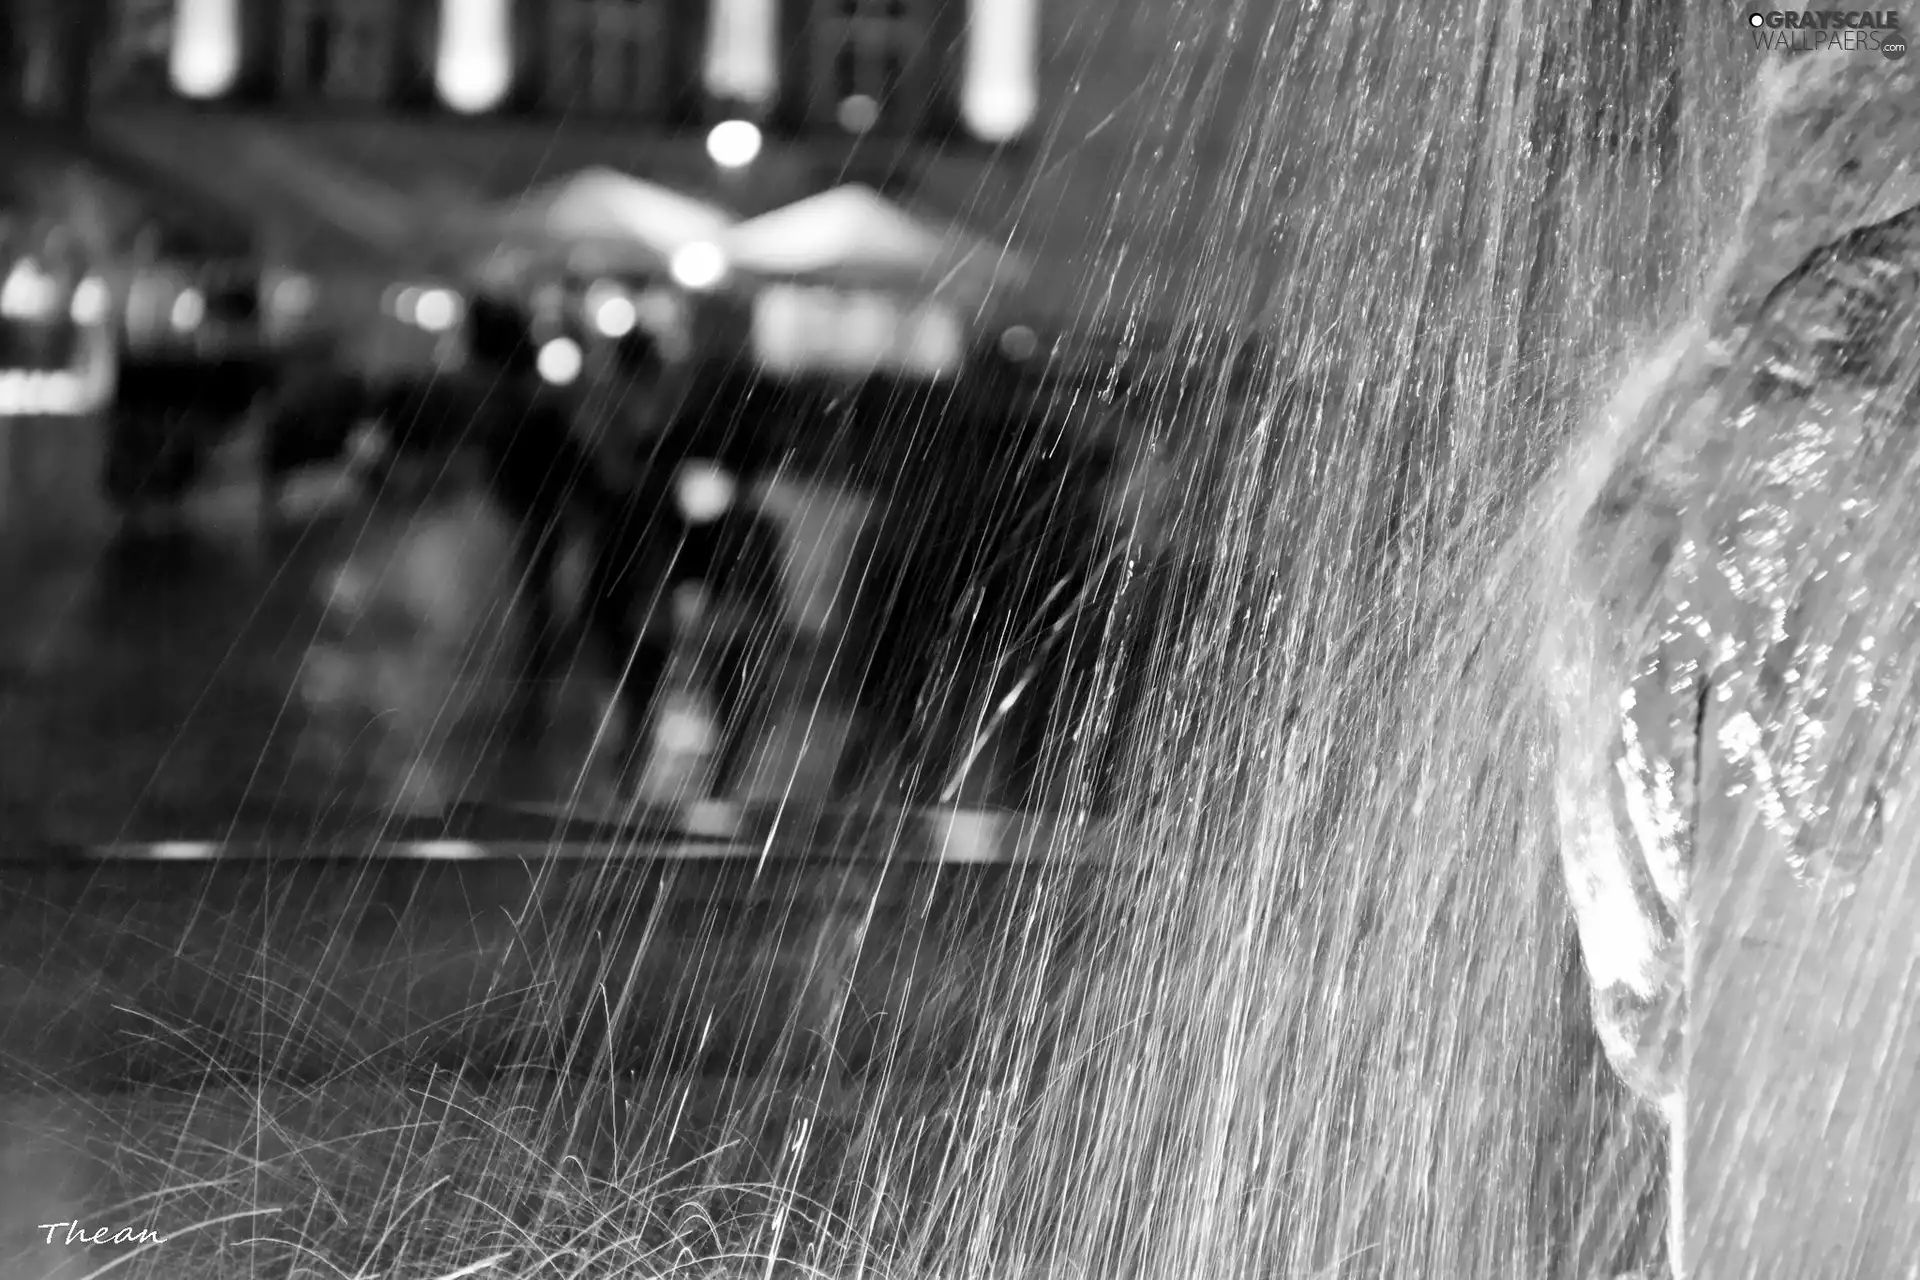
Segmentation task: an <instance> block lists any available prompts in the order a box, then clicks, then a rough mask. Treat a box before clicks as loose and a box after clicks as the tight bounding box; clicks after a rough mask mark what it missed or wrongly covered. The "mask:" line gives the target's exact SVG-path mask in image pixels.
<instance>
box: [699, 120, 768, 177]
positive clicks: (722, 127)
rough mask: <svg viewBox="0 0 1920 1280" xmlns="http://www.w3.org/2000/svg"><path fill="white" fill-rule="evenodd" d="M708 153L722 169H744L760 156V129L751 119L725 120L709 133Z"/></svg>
mask: <svg viewBox="0 0 1920 1280" xmlns="http://www.w3.org/2000/svg"><path fill="white" fill-rule="evenodd" d="M707 155H708V156H710V157H712V159H713V162H714V163H715V164H717V165H719V166H720V167H721V168H722V169H744V168H746V167H747V166H748V165H750V164H752V163H753V162H754V161H755V160H756V159H758V158H759V156H760V130H759V129H758V128H757V127H755V126H754V125H753V124H752V123H751V122H750V121H746V120H723V121H721V122H720V123H719V124H717V125H715V126H713V130H712V132H710V133H708V134H707Z"/></svg>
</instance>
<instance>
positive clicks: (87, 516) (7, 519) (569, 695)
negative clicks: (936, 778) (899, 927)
mask: <svg viewBox="0 0 1920 1280" xmlns="http://www.w3.org/2000/svg"><path fill="white" fill-rule="evenodd" d="M5 429H6V432H7V439H8V443H9V448H8V451H7V453H6V457H7V458H8V459H9V460H10V462H9V466H8V473H9V483H8V485H7V489H6V498H7V502H6V508H5V515H4V517H3V524H4V534H5V536H4V539H3V540H0V601H3V602H4V608H0V832H3V833H4V835H0V845H6V846H10V847H13V848H16V849H24V848H28V847H32V846H35V845H38V846H41V847H52V848H75V847H79V848H91V849H96V850H99V849H110V848H115V847H119V848H125V847H128V846H133V845H139V844H142V843H149V842H156V841H167V842H202V843H204V842H220V841H231V842H235V843H236V844H245V845H249V846H253V847H258V846H261V845H263V844H274V843H279V844H289V843H292V844H293V845H295V846H297V847H298V848H299V849H310V850H311V851H318V848H319V846H321V845H327V846H329V847H333V848H334V851H336V852H348V851H350V849H351V847H352V846H353V845H354V844H356V842H359V843H365V842H369V841H373V840H385V841H387V842H393V841H413V840H426V841H433V840H454V841H467V842H477V843H480V844H494V843H501V842H504V843H505V844H509V845H513V846H515V847H518V848H521V849H524V850H527V851H538V850H540V849H541V848H542V847H543V845H545V844H548V843H550V842H551V840H552V839H553V838H555V835H556V832H557V830H558V827H557V826H556V824H557V823H558V822H559V819H558V818H557V817H556V816H555V815H556V814H557V813H560V812H561V811H563V810H564V811H569V812H577V811H578V810H579V809H580V808H581V806H580V805H579V804H577V803H569V800H568V798H569V797H575V796H577V795H578V792H577V791H576V790H575V788H576V787H577V785H578V783H579V780H580V777H581V771H582V766H583V765H584V763H585V761H586V759H587V756H588V747H587V744H588V742H589V740H590V738H591V734H592V728H593V716H592V705H591V704H592V698H591V695H590V691H585V690H576V689H572V688H571V687H570V688H569V689H568V690H565V691H563V693H562V698H561V703H562V718H561V722H560V723H559V724H558V726H557V727H556V729H555V730H554V732H553V733H552V734H550V735H549V737H548V738H547V740H546V741H545V742H543V743H541V744H539V745H538V746H537V747H509V746H502V745H500V744H499V743H498V742H489V743H487V744H486V745H485V746H484V748H483V750H482V751H481V754H480V755H479V756H478V757H477V758H476V759H474V760H473V761H471V762H470V763H471V769H470V771H469V772H468V773H467V774H466V775H465V785H464V788H463V791H462V794H461V796H460V797H459V799H461V800H467V801H470V800H474V799H476V798H477V799H480V800H482V801H484V803H482V804H479V805H477V806H476V805H474V804H459V805H456V808H455V810H454V811H453V812H452V813H451V815H450V816H449V817H448V818H447V819H446V820H441V819H438V818H433V819H422V820H420V821H416V822H410V823H406V824H401V825H399V826H395V825H394V824H392V823H390V822H386V821H385V820H384V819H383V817H382V815H381V814H379V813H377V812H373V811H370V810H368V809H366V808H365V807H364V806H361V807H359V808H356V803H355V802H356V798H357V795H360V794H364V792H363V791H362V792H356V791H355V790H354V788H355V787H356V786H359V785H362V784H360V783H358V782H356V781H351V780H348V779H346V778H345V777H343V776H342V775H341V774H340V773H338V772H337V771H336V770H335V768H334V767H333V766H331V765H326V764H322V763H320V762H318V761H316V760H315V759H314V758H313V757H312V754H311V753H307V752H303V751H302V736H303V731H304V730H305V729H306V728H307V727H308V726H307V720H306V716H305V711H304V708H303V707H302V706H301V704H300V702H299V700H298V698H297V696H296V694H295V690H296V687H297V682H298V679H299V672H300V667H301V663H302V658H303V655H304V654H305V652H306V650H307V648H308V646H309V644H310V643H311V641H312V640H313V639H314V638H315V636H316V634H317V631H318V628H319V624H320V612H319V608H318V604H317V596H316V592H315V590H314V583H315V580H316V575H318V574H319V573H320V572H321V571H322V570H323V569H324V568H326V567H329V566H331V565H334V564H337V563H338V557H339V556H340V555H341V554H343V551H344V548H345V546H346V544H347V542H348V541H349V540H350V539H351V537H352V536H353V534H354V533H355V532H356V531H357V530H358V528H359V525H358V523H357V521H355V519H354V515H353V512H352V511H351V510H342V511H336V512H335V513H334V514H333V515H331V516H328V515H321V516H320V517H319V518H317V519H315V520H313V521H312V522H311V523H309V524H307V525H305V526H303V527H302V529H301V530H299V531H298V532H295V533H291V534H282V535H281V536H280V537H279V538H278V539H277V540H276V539H271V538H269V537H268V536H267V535H266V534H265V533H264V532H263V529H262V527H261V523H260V519H259V503H258V491H257V486H256V485H255V484H254V482H253V480H252V478H251V463H250V461H249V459H248V457H247V454H246V446H245V444H244V433H243V437H242V439H243V443H241V444H240V445H237V446H235V447H233V448H232V449H230V450H229V454H228V456H225V457H222V458H219V459H216V461H215V463H214V466H213V468H212V474H211V476H210V478H209V480H208V481H207V483H206V484H204V485H203V486H202V488H201V490H200V491H198V492H196V493H195V494H194V495H192V496H191V497H190V499H189V502H188V507H187V510H186V512H185V513H184V518H183V519H182V520H181V521H180V522H179V526H178V528H177V529H174V530H172V531H171V532H169V533H168V534H167V535H166V536H146V537H141V538H138V539H132V538H128V537H126V536H124V535H117V534H116V531H115V522H114V521H113V520H112V519H111V518H110V517H109V514H108V512H107V511H106V509H105V506H104V504H103V502H102V501H101V500H100V498H99V497H98V494H97V491H96V490H97V483H96V477H97V476H98V474H99V472H98V461H97V458H98V453H99V443H98V436H99V429H98V427H97V425H96V424H93V423H90V422H86V421H78V420H67V421H52V420H20V421H15V422H13V423H11V424H8V425H7V426H6V428H5ZM328 484H329V477H328V476H327V475H325V474H324V473H311V474H309V475H307V476H304V477H301V478H300V480H299V481H297V482H296V489H297V490H299V491H300V492H299V493H296V501H298V502H301V503H302V505H305V506H307V507H309V508H312V507H315V506H319V505H322V504H323V503H324V502H325V501H326V490H327V487H328ZM302 495H304V496H302ZM809 505H812V504H809V503H803V504H802V506H809ZM788 536H789V537H790V538H791V539H792V541H793V543H794V544H795V546H797V547H800V548H808V547H812V548H819V547H821V546H824V545H827V544H828V543H829V542H831V541H832V539H831V538H829V537H828V536H827V535H826V534H825V533H824V532H823V531H821V530H819V529H812V528H809V527H807V521H806V520H802V521H800V523H798V524H796V525H794V527H793V528H791V529H790V530H789V534H788ZM847 550H848V549H847V548H838V549H837V550H836V551H834V552H829V553H828V555H829V558H831V556H832V555H833V554H840V555H844V554H847ZM817 558H818V555H817V554H816V555H815V556H814V559H817ZM802 561H803V563H802V564H801V567H800V568H799V569H798V570H797V578H796V582H797V585H796V586H795V587H794V588H793V589H794V599H793V601H792V607H793V608H794V609H795V611H796V613H797V614H808V613H813V612H817V610H818V608H819V607H820V606H819V602H818V601H817V600H814V599H812V597H814V596H817V595H818V589H817V587H816V586H814V585H810V584H809V583H808V581H807V580H808V579H810V578H814V577H818V576H819V574H818V571H817V566H815V565H812V564H811V563H810V562H806V559H805V557H804V556H803V557H802ZM828 576H832V575H828ZM799 677H800V678H802V679H804V678H806V677H805V673H804V672H800V673H799ZM794 701H795V704H796V706H797V709H796V711H794V712H793V713H792V715H791V716H790V717H789V718H788V719H787V720H784V721H780V720H777V721H776V722H775V723H774V724H772V725H770V726H769V727H768V729H767V730H766V732H765V733H764V734H763V737H762V740H761V743H760V749H759V755H758V756H757V757H756V763H755V766H754V767H753V768H750V770H749V776H748V778H747V781H746V785H745V787H744V788H743V792H742V795H743V797H744V798H752V797H755V796H758V797H761V798H772V797H774V796H781V797H789V796H791V797H795V798H797V799H799V800H800V801H802V802H803V803H804V802H805V801H806V800H807V799H808V798H809V797H816V798H818V799H821V800H824V799H825V796H824V793H822V792H821V791H819V790H818V789H817V786H816V784H817V781H818V779H820V778H821V777H823V776H824V774H825V773H826V772H830V771H831V765H830V761H829V762H823V760H824V758H826V757H832V756H833V755H834V754H835V753H836V752H837V751H838V750H839V749H840V744H841V743H842V742H844V740H845V739H844V733H845V732H846V731H847V726H848V724H849V723H850V721H848V720H847V717H846V716H845V715H842V716H840V717H839V722H838V723H836V722H835V718H834V717H833V716H831V715H825V716H823V714H822V712H821V711H820V709H819V708H818V707H817V706H815V705H813V703H812V700H811V699H807V698H796V699H795V700H794ZM665 754H666V753H664V752H661V753H657V756H660V757H664V756H665ZM699 767H700V766H699V762H698V760H697V759H695V760H694V761H693V763H692V764H691V765H688V764H687V763H686V762H685V761H674V760H670V759H663V758H656V759H655V761H654V762H653V767H652V769H651V770H650V773H649V777H648V780H647V785H646V787H645V789H644V790H643V796H645V795H648V794H650V795H651V796H652V797H654V798H655V799H656V800H659V801H662V802H664V801H665V800H667V799H673V800H675V801H678V802H680V803H679V804H678V810H679V811H677V812H676V814H675V815H674V818H673V821H672V822H671V823H669V824H668V825H669V826H671V827H672V829H673V831H674V832H675V833H676V838H683V837H684V838H692V839H695V840H697V841H709V842H710V841H715V840H717V841H720V842H721V843H723V844H731V843H736V842H752V841H753V840H756V839H760V838H761V837H762V836H764V835H765V830H764V829H767V828H781V829H782V830H783V833H787V834H790V833H792V832H795V831H799V830H806V831H809V832H815V833H816V835H817V833H818V832H819V829H820V823H821V822H822V821H827V820H826V819H822V818H820V817H818V816H815V817H810V818H806V819H804V820H803V819H801V818H799V817H797V816H796V817H792V818H789V819H787V820H784V821H781V822H776V821H774V820H773V818H772V817H770V816H767V815H759V814H756V813H753V812H749V811H743V810H740V809H739V808H738V807H733V808H729V807H727V806H714V805H704V806H699V811H698V812H687V811H685V806H684V797H685V796H686V794H687V792H686V790H685V787H684V785H683V784H684V783H685V782H686V781H687V780H688V778H689V774H688V773H687V770H688V769H693V770H696V771H697V769H698V768H699ZM529 808H531V809H533V810H534V812H532V813H528V812H516V810H517V809H520V810H524V809H529ZM716 810H717V812H716ZM623 812H624V810H623ZM661 820H662V821H665V819H664V818H663V819H661ZM835 821H837V820H835ZM927 821H928V822H932V823H933V825H932V826H929V827H928V828H927V832H926V838H925V840H924V841H918V840H914V839H910V840H909V843H924V844H926V845H927V846H928V848H927V850H926V851H925V852H927V853H928V855H929V856H942V855H938V854H936V853H934V852H933V846H934V845H938V844H942V843H946V844H952V843H954V842H955V841H956V840H957V841H958V845H956V846H955V847H956V849H958V847H959V846H960V845H964V846H966V848H967V850H970V851H969V852H960V853H956V855H955V856H960V857H962V858H964V859H975V858H982V857H984V858H987V859H988V860H1001V859H1013V860H1017V859H1019V858H1021V857H1024V856H1028V855H1027V854H1023V853H1021V852H1019V851H1018V850H1016V849H1015V848H1014V847H1013V845H1016V844H1023V843H1024V842H1025V841H1026V837H1024V836H1018V835H1014V834H1009V833H1011V832H1013V831H1015V829H1016V827H1017V828H1018V829H1020V830H1025V827H1023V826H1020V824H1015V825H1014V826H1004V824H1002V825H996V826H994V829H993V833H992V834H989V835H985V836H982V835H978V834H977V833H976V834H961V835H955V834H954V832H956V831H960V830H961V829H962V828H965V829H966V831H967V832H971V830H972V829H971V827H967V825H966V824H965V823H962V824H961V827H960V828H956V827H953V822H952V821H951V820H950V815H949V816H948V817H941V818H939V819H938V820H935V818H934V816H933V815H928V818H927ZM629 824H630V823H629ZM893 825H894V827H895V828H903V827H908V828H912V829H913V830H915V831H918V830H919V827H920V826H921V825H925V823H923V822H921V820H919V819H914V820H912V821H905V820H903V819H902V817H901V816H899V815H896V819H895V821H894V824H893ZM1028 825H1030V824H1028ZM936 828H937V830H936ZM949 828H951V830H949ZM568 830H569V831H571V832H573V838H581V839H584V838H586V837H585V836H583V835H581V834H580V829H579V827H578V824H575V825H574V826H572V827H569V828H568ZM843 834H844V833H843ZM875 834H876V836H877V830H876V833H875ZM818 838H826V837H824V836H818ZM840 838H841V837H839V836H836V837H833V839H835V840H837V839H840ZM848 838H851V837H848ZM899 838H900V837H899V836H898V834H897V833H896V835H895V836H894V837H893V841H894V842H895V843H897V842H898V840H899ZM793 839H799V837H798V836H794V837H793ZM982 841H985V845H984V846H982V844H981V842H982ZM805 842H806V843H815V842H817V839H816V837H815V836H809V837H808V838H807V840H806V841H805ZM858 842H859V843H865V842H866V838H865V837H861V838H860V839H859V841H858ZM1009 842H1010V843H1009ZM783 843H791V841H783ZM1003 845H1005V846H1006V847H1004V848H1003V847H1002V846H1003ZM988 846H990V847H991V851H983V850H984V849H986V848H987V847H988ZM743 847H744V844H743ZM1029 852H1030V851H1029Z"/></svg>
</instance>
